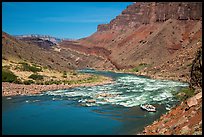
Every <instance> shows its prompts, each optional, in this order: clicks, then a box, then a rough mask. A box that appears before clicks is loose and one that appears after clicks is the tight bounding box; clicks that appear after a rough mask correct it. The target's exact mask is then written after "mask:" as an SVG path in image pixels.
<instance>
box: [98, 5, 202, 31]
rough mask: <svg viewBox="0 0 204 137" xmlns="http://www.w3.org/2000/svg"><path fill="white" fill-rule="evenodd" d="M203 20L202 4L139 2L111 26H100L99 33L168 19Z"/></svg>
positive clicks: (131, 6)
mask: <svg viewBox="0 0 204 137" xmlns="http://www.w3.org/2000/svg"><path fill="white" fill-rule="evenodd" d="M170 18H171V19H178V20H202V3H201V2H137V3H135V4H132V5H130V6H128V7H127V9H126V10H124V11H123V12H122V13H121V14H120V15H119V16H117V17H116V18H115V19H113V20H112V21H111V22H110V23H109V24H101V25H98V27H97V30H98V31H107V30H110V29H123V28H125V27H126V26H127V25H128V26H129V27H138V26H140V25H141V24H150V23H152V22H164V21H166V20H168V19H170Z"/></svg>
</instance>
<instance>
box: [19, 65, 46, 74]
mask: <svg viewBox="0 0 204 137" xmlns="http://www.w3.org/2000/svg"><path fill="white" fill-rule="evenodd" d="M19 64H21V65H22V68H21V70H22V71H32V72H34V73H35V72H40V71H42V69H41V68H38V67H36V66H30V65H29V64H28V63H25V62H21V63H19Z"/></svg>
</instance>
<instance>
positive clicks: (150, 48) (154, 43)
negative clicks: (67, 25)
mask: <svg viewBox="0 0 204 137" xmlns="http://www.w3.org/2000/svg"><path fill="white" fill-rule="evenodd" d="M201 35H202V4H201V3H199V2H164V3H162V2H156V3H155V2H137V3H134V4H132V5H130V6H128V7H127V9H125V10H124V11H123V12H122V13H121V14H120V15H119V16H117V17H116V18H115V19H113V20H112V21H111V22H110V23H109V24H102V25H99V26H98V30H97V32H96V33H94V34H93V35H91V36H90V37H87V38H83V39H80V40H78V43H79V44H81V45H83V46H85V47H89V48H93V47H102V48H104V49H106V50H107V51H108V52H110V54H109V55H107V56H106V58H107V59H108V60H110V61H111V62H112V64H114V65H115V66H116V68H119V69H129V68H134V67H137V66H138V65H140V64H141V63H142V64H148V69H147V71H144V70H141V72H139V73H141V74H145V73H147V72H149V73H150V75H153V74H155V76H156V75H159V73H160V72H161V71H162V72H166V71H168V72H169V73H168V74H166V73H165V75H166V77H170V79H171V76H169V75H170V73H171V75H177V74H180V72H187V71H188V70H189V69H190V67H191V66H190V65H189V64H190V62H192V60H193V57H194V56H195V53H196V51H197V49H198V48H199V47H200V46H201V42H202V39H201ZM180 54H183V56H182V57H179V58H178V56H179V55H180ZM184 60H185V61H186V62H185V63H184V64H183V65H182V67H183V68H181V69H180V68H179V67H181V64H182V63H183V62H184ZM175 62H177V63H175ZM169 66H173V68H174V70H173V69H172V70H171V69H170V68H172V67H170V68H169ZM158 68H159V69H158ZM177 68H179V69H178V70H176V69H177ZM157 72H158V74H157ZM183 75H184V76H183ZM180 76H182V77H185V78H182V80H184V81H186V80H189V73H188V74H184V73H182V74H181V75H180ZM180 76H179V77H180ZM172 77H173V76H172ZM177 80H178V78H177Z"/></svg>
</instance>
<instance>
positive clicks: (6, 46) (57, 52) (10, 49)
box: [2, 32, 114, 71]
mask: <svg viewBox="0 0 204 137" xmlns="http://www.w3.org/2000/svg"><path fill="white" fill-rule="evenodd" d="M2 59H3V60H15V61H18V62H19V61H28V62H31V63H35V64H39V65H42V66H46V67H48V68H52V69H56V70H61V71H64V70H69V69H82V68H87V67H93V68H94V66H98V69H102V68H106V66H107V68H112V67H114V66H112V65H111V64H110V63H108V62H107V61H106V60H104V59H103V58H101V57H98V56H94V55H86V54H84V53H81V52H78V51H74V50H70V49H66V48H60V47H58V46H53V47H52V49H50V50H46V49H43V48H40V47H39V46H37V45H35V44H28V43H26V42H23V41H21V40H17V39H15V38H14V37H12V36H10V35H8V34H6V33H4V32H2Z"/></svg>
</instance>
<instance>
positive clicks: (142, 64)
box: [131, 63, 149, 72]
mask: <svg viewBox="0 0 204 137" xmlns="http://www.w3.org/2000/svg"><path fill="white" fill-rule="evenodd" d="M148 66H149V65H148V64H146V63H140V64H139V65H138V66H137V67H135V68H133V69H132V70H131V71H132V72H138V71H140V70H142V69H144V68H145V67H148Z"/></svg>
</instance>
